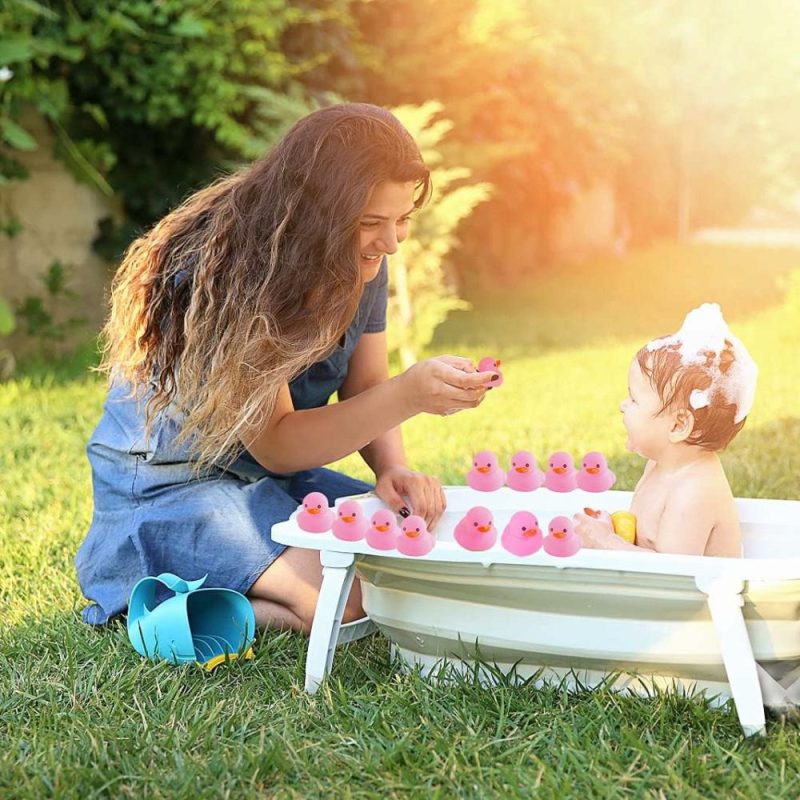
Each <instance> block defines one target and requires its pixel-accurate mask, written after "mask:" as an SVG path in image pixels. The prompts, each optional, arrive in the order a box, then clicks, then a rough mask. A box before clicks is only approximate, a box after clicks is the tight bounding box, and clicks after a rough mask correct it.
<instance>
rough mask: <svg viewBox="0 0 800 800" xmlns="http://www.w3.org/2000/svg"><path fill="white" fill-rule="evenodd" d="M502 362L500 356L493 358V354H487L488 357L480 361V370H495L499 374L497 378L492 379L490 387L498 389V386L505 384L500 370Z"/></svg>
mask: <svg viewBox="0 0 800 800" xmlns="http://www.w3.org/2000/svg"><path fill="white" fill-rule="evenodd" d="M501 363H502V362H501V361H500V359H499V358H492V357H491V356H486V358H482V359H481V360H480V361H479V362H478V372H494V374H495V375H497V376H498V378H497V379H496V380H493V381H492V384H491V386H489V388H490V389H496V388H497V387H498V386H502V385H503V373H502V372H500V364H501Z"/></svg>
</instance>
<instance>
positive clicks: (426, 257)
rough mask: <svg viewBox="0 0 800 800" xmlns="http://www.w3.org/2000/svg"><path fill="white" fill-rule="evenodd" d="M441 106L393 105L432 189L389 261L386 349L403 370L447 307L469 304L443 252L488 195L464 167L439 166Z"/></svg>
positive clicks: (443, 126)
mask: <svg viewBox="0 0 800 800" xmlns="http://www.w3.org/2000/svg"><path fill="white" fill-rule="evenodd" d="M440 111H441V104H440V103H436V102H428V103H424V104H423V105H421V106H400V107H398V108H395V109H394V113H395V115H396V116H397V117H398V118H399V119H400V121H401V122H402V123H403V125H405V127H406V128H407V129H408V131H409V133H410V134H411V135H412V136H413V137H414V139H415V140H416V142H417V144H418V145H419V147H420V150H421V152H422V156H423V158H424V159H425V162H426V164H428V166H429V167H430V168H431V179H432V183H433V187H434V191H435V200H434V202H433V203H432V204H430V206H428V207H427V208H424V209H422V210H421V211H420V212H418V215H417V217H416V218H415V220H414V230H413V234H412V236H411V237H409V239H408V241H407V242H405V243H404V244H403V247H402V248H401V250H400V251H399V252H398V253H396V254H395V255H394V256H392V257H391V259H390V261H389V271H390V274H391V280H390V282H389V286H390V293H389V307H388V315H389V318H390V320H391V322H390V324H389V325H388V326H387V328H388V336H389V348H390V350H391V351H392V352H397V353H398V354H399V357H400V362H401V364H402V366H403V368H404V369H405V368H408V367H410V366H411V365H412V364H413V363H414V362H415V361H417V356H418V352H419V351H420V350H421V349H423V348H424V347H426V346H427V345H428V344H429V343H430V341H431V339H432V338H433V334H434V332H435V330H436V328H437V326H438V325H439V324H440V323H442V322H443V321H444V320H445V318H446V317H447V315H448V314H449V313H450V311H453V310H455V309H459V308H468V307H469V306H468V304H467V303H465V302H464V301H463V300H461V299H460V298H459V297H458V295H457V294H456V292H455V291H454V289H453V287H452V281H448V279H447V264H448V256H449V255H450V253H451V251H452V249H453V247H454V245H455V244H456V242H457V241H458V239H457V236H456V231H457V228H458V225H459V223H460V222H461V221H462V220H463V219H465V218H466V217H468V216H469V214H470V213H471V212H472V210H473V209H474V208H475V206H477V205H478V204H479V203H481V202H483V201H484V200H486V199H487V198H488V197H489V185H488V184H486V183H467V181H468V179H469V177H470V171H469V170H468V169H465V168H463V167H461V168H459V167H446V166H444V164H443V159H442V155H441V153H439V151H438V146H439V144H440V142H441V140H442V138H443V137H444V135H445V134H446V133H447V132H448V131H449V130H450V129H451V128H452V123H451V122H449V121H447V120H444V119H441V118H440V119H434V118H435V117H436V116H437V115H438V114H439V112H440Z"/></svg>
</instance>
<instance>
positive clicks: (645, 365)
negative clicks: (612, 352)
mask: <svg viewBox="0 0 800 800" xmlns="http://www.w3.org/2000/svg"><path fill="white" fill-rule="evenodd" d="M680 347H681V343H680V342H672V343H670V344H665V345H663V346H662V347H658V348H656V349H654V350H650V349H648V347H647V346H645V347H643V348H642V349H641V350H639V352H638V353H637V354H636V361H637V362H638V364H639V368H640V369H641V370H642V374H643V375H645V376H646V377H647V378H648V379H649V380H650V383H651V385H652V386H653V388H654V389H655V390H656V391H657V392H658V396H659V397H660V398H661V403H662V406H661V409H660V410H659V414H660V413H662V412H664V411H666V410H667V409H669V408H685V409H688V410H690V411H691V412H692V414H693V415H694V427H693V428H692V433H691V434H690V436H689V438H688V439H687V440H686V442H687V444H693V445H696V446H697V447H702V448H703V449H704V450H709V451H718V450H724V449H725V448H726V447H727V446H728V445H729V444H730V442H731V441H732V440H733V438H734V436H736V434H737V433H739V431H740V430H741V429H742V427H743V426H744V423H745V421H746V419H747V417H746V416H745V417H744V418H743V419H741V420H739V421H738V422H736V421H735V419H736V412H737V405H736V403H731V402H728V399H727V398H726V396H725V393H724V392H723V391H721V389H720V388H719V387H718V386H714V385H713V384H714V375H715V374H721V375H727V373H728V371H729V370H730V369H731V367H732V366H733V364H734V363H735V361H736V355H735V353H734V349H733V345H732V344H731V342H730V341H728V340H727V339H726V340H725V346H724V348H723V349H722V351H721V352H720V353H715V352H713V351H711V350H708V351H705V352H703V353H702V355H703V356H705V362H704V363H693V364H685V363H683V361H682V360H681V353H680ZM693 392H701V393H705V394H706V396H707V404H706V405H704V406H703V407H702V408H696V407H693V405H692V403H691V397H692V393H693Z"/></svg>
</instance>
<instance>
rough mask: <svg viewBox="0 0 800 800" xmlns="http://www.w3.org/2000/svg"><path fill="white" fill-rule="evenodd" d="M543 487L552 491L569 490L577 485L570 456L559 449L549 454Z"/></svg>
mask: <svg viewBox="0 0 800 800" xmlns="http://www.w3.org/2000/svg"><path fill="white" fill-rule="evenodd" d="M544 485H545V488H547V489H550V491H553V492H571V491H572V490H573V489H576V488H577V486H578V480H577V473H576V472H575V467H574V466H573V464H572V456H571V455H570V454H569V453H565V452H564V451H563V450H559V451H558V452H557V453H553V455H551V456H550V458H549V460H548V464H547V474H546V475H545V477H544Z"/></svg>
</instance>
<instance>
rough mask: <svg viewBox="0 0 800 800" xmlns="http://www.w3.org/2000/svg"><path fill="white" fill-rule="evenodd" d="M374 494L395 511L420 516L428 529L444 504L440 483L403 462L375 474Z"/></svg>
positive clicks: (431, 526)
mask: <svg viewBox="0 0 800 800" xmlns="http://www.w3.org/2000/svg"><path fill="white" fill-rule="evenodd" d="M375 494H377V495H378V497H380V499H381V500H383V502H384V503H386V505H387V506H389V508H391V509H392V510H393V511H394V512H395V513H397V514H400V511H401V509H407V510H408V511H409V512H410V513H412V514H417V515H418V516H420V517H422V518H423V519H424V520H425V523H426V524H427V526H428V530H432V529H433V527H434V526H435V525H436V523H437V522H438V521H439V519H440V518H441V516H442V514H443V513H444V509H445V506H446V505H447V503H446V500H445V496H444V490H443V489H442V484H441V483H439V481H438V480H437V479H436V478H434V477H432V476H431V475H423V474H422V473H421V472H415V471H414V470H412V469H409V468H408V467H406V466H403V465H397V466H393V467H389V468H387V469H385V470H384V471H383V472H381V474H380V475H378V476H377V481H376V484H375ZM401 516H403V515H402V514H401ZM405 516H408V514H406V515H405Z"/></svg>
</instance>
